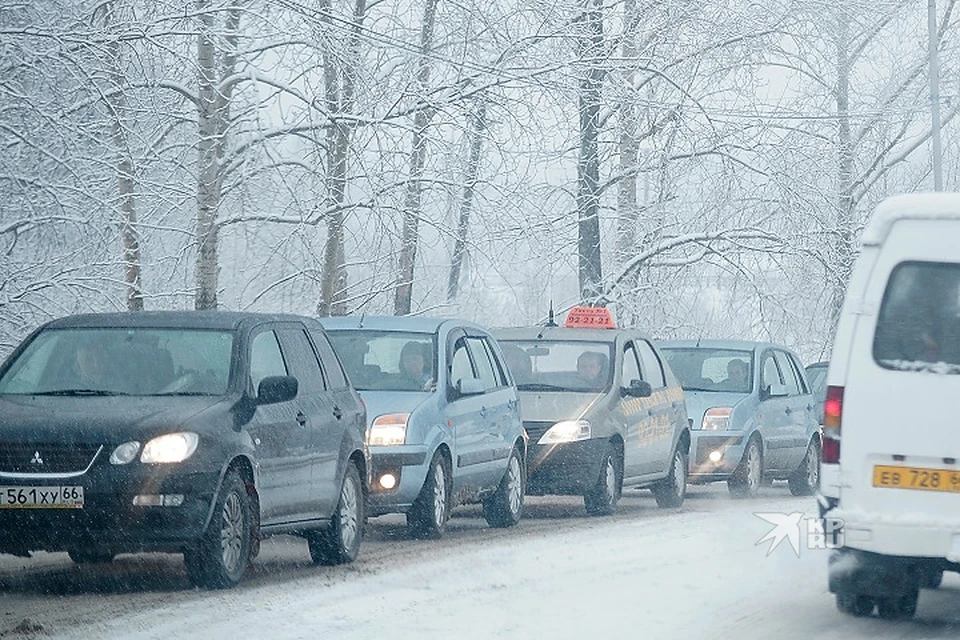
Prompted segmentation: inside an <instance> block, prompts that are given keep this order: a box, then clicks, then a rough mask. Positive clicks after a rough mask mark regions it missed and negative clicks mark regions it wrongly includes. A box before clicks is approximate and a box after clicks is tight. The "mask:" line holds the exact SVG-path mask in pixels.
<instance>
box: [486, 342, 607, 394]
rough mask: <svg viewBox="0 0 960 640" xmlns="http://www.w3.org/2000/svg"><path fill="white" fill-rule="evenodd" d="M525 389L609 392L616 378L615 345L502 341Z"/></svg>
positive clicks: (517, 376)
mask: <svg viewBox="0 0 960 640" xmlns="http://www.w3.org/2000/svg"><path fill="white" fill-rule="evenodd" d="M500 346H501V347H502V349H503V355H504V358H505V359H506V361H507V366H508V367H510V371H511V372H512V373H513V377H514V380H515V381H516V383H517V388H518V389H520V390H521V391H588V392H589V391H605V390H607V389H609V388H610V382H611V380H612V379H613V359H612V358H611V357H610V355H611V345H609V344H604V343H597V342H548V341H545V340H537V341H536V342H520V341H508V340H500Z"/></svg>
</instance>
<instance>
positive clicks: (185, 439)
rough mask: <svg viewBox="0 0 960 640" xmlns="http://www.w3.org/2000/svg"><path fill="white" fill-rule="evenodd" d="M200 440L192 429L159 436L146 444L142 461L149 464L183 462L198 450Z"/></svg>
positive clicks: (141, 456)
mask: <svg viewBox="0 0 960 640" xmlns="http://www.w3.org/2000/svg"><path fill="white" fill-rule="evenodd" d="M198 442H200V438H199V436H197V434H195V433H192V432H190V431H182V432H180V433H168V434H166V435H163V436H157V437H156V438H154V439H153V440H151V441H150V442H148V443H147V444H146V445H144V447H143V453H141V454H140V462H145V463H148V464H168V463H172V462H183V461H184V460H186V459H187V458H189V457H190V456H192V455H193V452H194V451H196V450H197V443H198Z"/></svg>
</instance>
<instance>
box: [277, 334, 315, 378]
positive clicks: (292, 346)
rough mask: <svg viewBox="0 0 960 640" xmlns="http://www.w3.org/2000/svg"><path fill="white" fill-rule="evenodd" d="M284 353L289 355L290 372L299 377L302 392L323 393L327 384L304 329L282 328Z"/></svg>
mask: <svg viewBox="0 0 960 640" xmlns="http://www.w3.org/2000/svg"><path fill="white" fill-rule="evenodd" d="M279 333H280V338H281V340H282V341H283V349H284V353H286V354H287V356H288V358H287V359H288V364H289V366H290V372H291V373H292V374H293V375H294V376H295V377H296V378H297V382H298V383H299V384H298V388H299V390H300V393H323V392H324V391H326V385H325V384H324V381H323V373H322V372H321V369H320V363H319V362H318V361H317V354H316V352H315V351H314V350H313V347H312V346H311V345H310V339H309V338H308V337H307V334H306V332H305V331H304V330H303V329H292V328H291V329H286V328H285V329H281V330H280V332H279Z"/></svg>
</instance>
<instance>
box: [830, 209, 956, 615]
mask: <svg viewBox="0 0 960 640" xmlns="http://www.w3.org/2000/svg"><path fill="white" fill-rule="evenodd" d="M827 385H828V387H827V395H826V402H825V403H824V421H823V448H822V463H823V475H822V480H823V482H822V484H821V496H820V504H821V515H822V516H825V517H826V518H827V519H828V523H829V525H830V526H827V530H828V531H830V530H831V529H832V528H834V527H835V526H836V527H839V528H838V529H837V531H838V535H837V536H836V538H835V542H836V544H837V545H838V547H839V548H838V549H837V550H836V551H834V552H833V553H832V554H831V557H830V571H829V586H830V591H831V592H833V593H834V594H836V601H837V607H838V608H839V609H840V610H841V611H843V612H845V613H850V614H853V615H861V616H862V615H870V614H871V613H872V612H873V610H874V607H876V608H877V611H878V613H879V615H880V617H883V618H891V619H892V618H909V617H911V616H913V614H914V613H915V611H916V606H917V596H918V593H919V590H920V589H921V588H936V587H937V586H939V584H940V580H941V579H942V577H943V572H944V570H947V571H960V417H958V412H957V411H956V409H957V407H958V401H960V194H912V195H902V196H895V197H892V198H888V199H887V200H885V201H884V202H882V203H881V204H880V205H879V206H878V207H877V209H876V211H875V212H874V215H873V217H872V219H871V220H870V221H869V223H868V225H867V227H866V229H865V230H864V233H863V236H862V251H861V253H860V256H859V258H858V259H857V262H856V264H855V266H854V270H853V274H852V276H851V278H850V282H849V285H848V288H847V293H846V298H845V300H844V304H843V310H842V314H841V318H840V322H839V325H838V327H837V334H836V337H835V342H834V347H833V354H832V357H831V360H830V367H829V371H828V373H827ZM825 524H827V523H825ZM841 525H842V526H841Z"/></svg>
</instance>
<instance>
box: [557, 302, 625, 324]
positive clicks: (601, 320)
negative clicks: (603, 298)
mask: <svg viewBox="0 0 960 640" xmlns="http://www.w3.org/2000/svg"><path fill="white" fill-rule="evenodd" d="M563 326H565V327H568V328H576V329H616V328H617V323H615V322H614V321H613V314H612V313H610V309H607V308H606V307H574V308H572V309H570V311H569V312H567V319H566V320H565V321H564V323H563Z"/></svg>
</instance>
